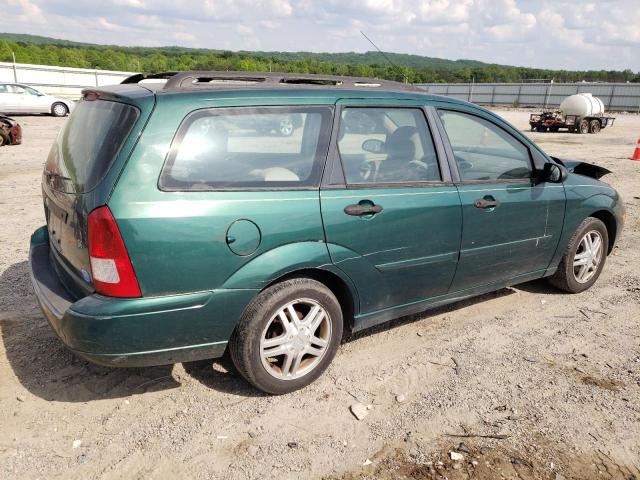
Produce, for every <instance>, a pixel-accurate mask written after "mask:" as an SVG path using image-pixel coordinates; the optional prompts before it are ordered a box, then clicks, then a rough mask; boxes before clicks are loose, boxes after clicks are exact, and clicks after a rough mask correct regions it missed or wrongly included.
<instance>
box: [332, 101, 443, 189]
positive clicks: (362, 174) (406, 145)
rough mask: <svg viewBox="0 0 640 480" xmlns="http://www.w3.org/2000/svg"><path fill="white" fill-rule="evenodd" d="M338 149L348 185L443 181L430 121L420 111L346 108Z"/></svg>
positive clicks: (341, 124)
mask: <svg viewBox="0 0 640 480" xmlns="http://www.w3.org/2000/svg"><path fill="white" fill-rule="evenodd" d="M338 150H339V151H340V157H341V159H342V165H343V168H344V172H345V176H346V179H347V183H348V184H368V183H408V182H427V181H431V182H433V181H439V180H441V176H440V169H439V167H438V160H437V156H436V152H435V147H434V144H433V140H432V138H431V134H430V133H429V128H428V126H427V121H426V119H425V117H424V113H423V112H422V110H420V109H418V108H346V109H344V110H343V111H342V118H341V123H340V137H339V139H338Z"/></svg>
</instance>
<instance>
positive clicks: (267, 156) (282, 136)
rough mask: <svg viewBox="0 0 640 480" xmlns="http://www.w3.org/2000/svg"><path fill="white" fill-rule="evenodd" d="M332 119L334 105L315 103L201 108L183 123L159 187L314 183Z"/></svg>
mask: <svg viewBox="0 0 640 480" xmlns="http://www.w3.org/2000/svg"><path fill="white" fill-rule="evenodd" d="M331 119H332V108H331V107H317V106H314V107H259V108H237V109H211V110H201V111H198V112H196V113H194V114H192V115H190V116H189V117H187V119H186V120H185V121H184V123H183V125H182V126H181V127H180V130H179V132H178V134H177V135H176V138H175V140H174V142H173V145H172V147H171V151H170V153H169V156H168V157H167V161H166V163H165V166H164V168H163V172H162V175H161V177H160V187H161V188H162V189H164V190H220V189H243V188H252V189H255V188H258V189H260V188H265V189H270V188H308V187H313V186H315V185H317V184H318V183H319V180H320V175H321V174H322V168H323V165H324V160H325V158H326V153H327V148H328V143H329V133H330V127H331Z"/></svg>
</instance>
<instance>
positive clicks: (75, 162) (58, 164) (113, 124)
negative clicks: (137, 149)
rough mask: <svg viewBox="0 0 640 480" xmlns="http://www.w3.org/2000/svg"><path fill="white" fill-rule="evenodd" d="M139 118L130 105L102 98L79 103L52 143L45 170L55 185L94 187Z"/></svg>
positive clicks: (65, 188) (81, 188) (67, 189)
mask: <svg viewBox="0 0 640 480" xmlns="http://www.w3.org/2000/svg"><path fill="white" fill-rule="evenodd" d="M137 118H138V110H137V109H136V108H135V107H132V106H131V105H126V104H124V103H117V102H107V101H103V100H94V101H87V100H82V101H80V102H78V103H77V105H76V108H75V109H74V110H73V112H72V113H71V115H70V116H69V119H68V120H67V122H66V123H65V126H64V127H63V129H62V130H61V131H60V133H59V135H58V138H57V139H56V141H55V143H54V144H53V146H52V147H51V151H50V152H49V157H48V158H47V163H46V165H45V172H46V173H47V174H49V175H51V177H52V181H53V182H54V184H53V185H52V187H53V188H55V189H57V190H63V191H65V192H76V193H82V192H88V191H89V190H92V189H93V188H94V187H95V186H96V185H97V184H98V182H99V181H100V180H102V177H104V175H105V174H106V172H107V171H108V170H109V168H111V165H112V164H113V161H114V160H115V159H116V157H117V156H118V153H119V152H120V148H121V147H122V145H123V144H124V142H125V141H126V140H127V137H128V136H129V133H130V132H131V129H132V128H133V125H134V124H135V122H136V120H137Z"/></svg>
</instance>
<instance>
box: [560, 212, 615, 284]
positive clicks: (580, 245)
mask: <svg viewBox="0 0 640 480" xmlns="http://www.w3.org/2000/svg"><path fill="white" fill-rule="evenodd" d="M608 251H609V235H608V232H607V227H606V226H605V225H604V223H602V221H601V220H598V219H597V218H594V217H587V218H586V219H585V220H584V221H583V222H582V223H581V224H580V226H579V227H578V229H577V230H576V231H575V233H574V234H573V237H571V240H570V241H569V246H568V247H567V250H566V252H565V253H564V255H563V257H562V260H561V261H560V265H559V266H558V270H557V271H556V273H555V274H553V276H551V277H549V282H550V283H551V284H552V285H554V286H555V287H557V288H559V289H561V290H564V291H566V292H569V293H579V292H582V291H584V290H586V289H588V288H589V287H591V285H593V284H594V283H595V282H596V280H597V279H598V277H599V276H600V273H601V272H602V269H603V267H604V264H605V261H606V259H607V252H608Z"/></svg>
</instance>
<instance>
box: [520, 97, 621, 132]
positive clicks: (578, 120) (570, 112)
mask: <svg viewBox="0 0 640 480" xmlns="http://www.w3.org/2000/svg"><path fill="white" fill-rule="evenodd" d="M614 121H615V118H614V117H607V116H605V114H604V103H602V100H600V99H599V98H598V97H594V96H593V95H592V94H590V93H578V94H576V95H571V96H569V97H567V98H565V99H564V100H563V101H562V103H561V104H560V109H559V110H557V111H553V112H542V113H541V114H532V115H531V117H530V118H529V125H530V126H531V130H535V131H538V132H557V131H559V130H560V129H561V128H563V129H564V128H566V129H567V130H568V131H569V132H575V133H598V132H599V131H600V130H602V129H603V128H605V127H607V126H610V125H613V122H614Z"/></svg>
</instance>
